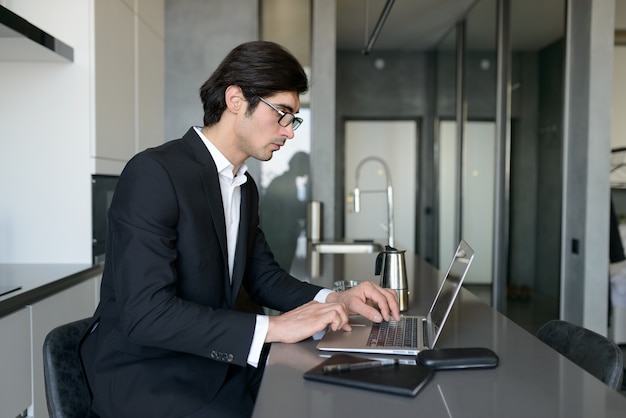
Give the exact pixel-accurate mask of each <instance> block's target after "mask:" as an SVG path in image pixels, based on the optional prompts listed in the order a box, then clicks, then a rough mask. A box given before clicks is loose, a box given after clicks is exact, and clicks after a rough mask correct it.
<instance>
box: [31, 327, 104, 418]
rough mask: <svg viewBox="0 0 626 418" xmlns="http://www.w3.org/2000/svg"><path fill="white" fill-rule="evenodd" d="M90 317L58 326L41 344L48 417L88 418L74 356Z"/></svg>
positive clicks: (87, 402)
mask: <svg viewBox="0 0 626 418" xmlns="http://www.w3.org/2000/svg"><path fill="white" fill-rule="evenodd" d="M89 321H90V318H86V319H81V320H78V321H75V322H70V323H69V324H64V325H61V326H59V327H57V328H55V329H53V330H52V331H50V332H49V333H48V335H47V336H46V339H45V341H44V343H43V371H44V381H45V387H46V403H47V405H48V413H49V414H50V417H51V418H74V417H76V418H77V417H81V418H85V417H89V416H92V415H90V414H91V413H90V408H89V407H90V399H89V389H88V387H87V381H86V380H85V377H84V375H83V369H82V366H81V363H80V359H79V357H78V343H79V341H80V338H81V337H82V335H83V333H84V332H85V331H86V330H87V327H88V326H89Z"/></svg>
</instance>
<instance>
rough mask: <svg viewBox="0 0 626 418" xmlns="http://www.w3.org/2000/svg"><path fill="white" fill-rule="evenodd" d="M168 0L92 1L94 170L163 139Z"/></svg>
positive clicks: (109, 170) (112, 168)
mask: <svg viewBox="0 0 626 418" xmlns="http://www.w3.org/2000/svg"><path fill="white" fill-rule="evenodd" d="M164 16H165V5H164V0H156V1H155V0H151V1H146V0H135V1H130V0H94V21H95V35H94V44H95V48H94V56H95V95H94V97H95V133H96V135H95V146H94V154H95V155H94V156H95V161H96V168H95V173H96V174H111V175H117V174H119V172H121V170H122V168H123V167H124V165H125V164H126V162H127V161H128V160H129V159H130V158H131V157H132V156H133V155H134V154H136V153H137V152H139V151H142V150H143V149H145V148H147V147H151V146H154V145H158V144H160V143H162V142H163V140H164V139H163V131H164V126H163V113H164V91H165V86H164V83H165V39H164Z"/></svg>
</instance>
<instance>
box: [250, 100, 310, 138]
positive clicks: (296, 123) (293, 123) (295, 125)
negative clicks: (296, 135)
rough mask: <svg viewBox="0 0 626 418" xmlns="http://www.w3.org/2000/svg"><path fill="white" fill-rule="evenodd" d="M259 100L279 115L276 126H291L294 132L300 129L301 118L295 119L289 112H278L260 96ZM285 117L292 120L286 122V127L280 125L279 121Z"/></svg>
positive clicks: (277, 109)
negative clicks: (289, 117)
mask: <svg viewBox="0 0 626 418" xmlns="http://www.w3.org/2000/svg"><path fill="white" fill-rule="evenodd" d="M259 100H261V101H262V102H263V103H265V104H266V105H268V106H269V107H271V108H272V109H274V110H275V111H276V112H277V113H278V114H279V115H280V118H278V124H279V125H280V126H282V127H284V128H286V127H287V126H289V125H291V128H292V129H293V130H294V131H295V130H296V129H298V128H299V127H300V125H302V122H304V120H303V119H302V118H299V117H297V116H296V115H294V114H293V113H291V112H284V111H282V110H280V109H279V108H277V107H276V106H274V105H273V104H271V103H270V102H268V101H267V100H265V99H264V98H262V97H261V96H259ZM285 116H291V117H292V118H293V119H292V120H291V122H288V123H287V124H286V125H283V124H282V123H280V121H281V120H283V119H284V118H285Z"/></svg>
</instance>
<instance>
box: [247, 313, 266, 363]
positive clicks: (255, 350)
mask: <svg viewBox="0 0 626 418" xmlns="http://www.w3.org/2000/svg"><path fill="white" fill-rule="evenodd" d="M269 325H270V319H269V317H268V316H266V315H257V316H256V325H255V326H254V335H253V336H252V344H251V345H250V352H249V353H248V361H247V363H248V364H249V365H250V366H252V367H259V359H260V358H261V351H262V350H263V344H264V343H265V337H266V336H267V330H268V328H269Z"/></svg>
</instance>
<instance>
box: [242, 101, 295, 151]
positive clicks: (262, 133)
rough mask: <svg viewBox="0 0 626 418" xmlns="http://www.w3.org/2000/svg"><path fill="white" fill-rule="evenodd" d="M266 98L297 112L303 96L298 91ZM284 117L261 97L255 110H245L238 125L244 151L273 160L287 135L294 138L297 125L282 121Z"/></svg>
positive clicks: (278, 105) (287, 137)
mask: <svg viewBox="0 0 626 418" xmlns="http://www.w3.org/2000/svg"><path fill="white" fill-rule="evenodd" d="M263 98H264V99H265V100H266V101H267V102H269V103H270V104H271V105H273V106H274V107H276V108H278V109H280V110H281V111H283V112H286V113H297V112H298V111H299V110H300V99H299V96H298V94H297V93H296V92H282V93H277V94H274V95H273V96H267V97H263ZM280 117H281V115H280V114H279V113H278V112H277V111H276V110H274V109H273V108H272V107H271V106H270V105H268V104H267V103H264V102H263V101H259V103H258V105H257V107H256V109H254V112H253V113H252V114H248V113H247V112H242V114H241V115H240V117H239V120H238V123H237V126H236V128H235V129H236V136H237V142H238V147H239V149H240V151H242V152H244V153H245V154H247V155H248V156H250V157H254V158H256V159H257V160H261V161H268V160H270V159H271V158H272V155H273V153H274V151H278V150H279V149H280V148H281V147H282V146H283V145H285V142H286V141H287V139H291V138H293V125H292V124H289V125H288V126H281V125H279V124H278V119H280Z"/></svg>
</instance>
